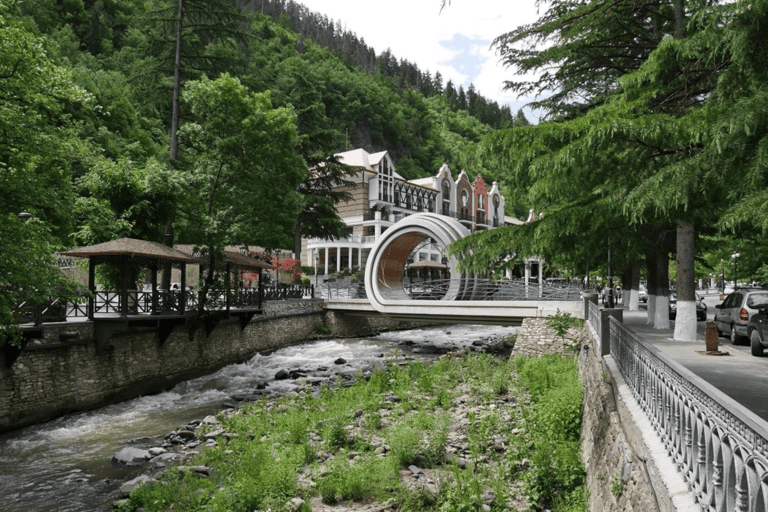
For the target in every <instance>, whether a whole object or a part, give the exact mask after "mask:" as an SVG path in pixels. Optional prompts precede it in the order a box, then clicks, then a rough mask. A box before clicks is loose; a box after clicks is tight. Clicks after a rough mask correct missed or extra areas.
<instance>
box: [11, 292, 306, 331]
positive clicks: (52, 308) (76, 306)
mask: <svg viewBox="0 0 768 512" xmlns="http://www.w3.org/2000/svg"><path fill="white" fill-rule="evenodd" d="M263 290H264V295H263V300H264V301H267V300H284V299H305V298H312V297H314V293H315V292H314V286H303V285H289V284H276V285H274V284H273V285H265V286H264V289H263ZM184 296H185V297H184V308H183V310H184V311H192V310H195V309H197V306H198V292H195V291H189V290H188V291H186V292H185V293H184ZM127 300H128V307H127V314H129V315H151V314H153V313H157V314H162V313H180V312H182V308H180V303H181V300H182V292H181V290H158V291H157V305H156V306H155V305H154V304H153V296H152V292H151V291H129V292H128V293H127ZM228 302H229V308H231V309H253V308H261V304H262V297H261V296H260V294H259V290H258V288H241V289H233V290H230V292H229V301H228ZM226 308H227V294H226V292H224V291H209V292H208V301H207V302H206V306H205V309H206V310H208V311H215V310H223V309H226ZM93 312H94V316H96V315H114V314H121V313H122V312H123V299H122V296H121V293H120V292H112V291H98V292H96V293H95V294H94V300H93ZM14 316H15V318H16V322H17V323H19V324H29V323H31V324H34V325H40V324H42V323H48V322H64V321H66V320H67V318H87V317H88V304H87V297H82V298H81V299H79V300H78V301H71V300H66V299H62V298H51V299H50V300H49V301H47V302H46V303H45V304H42V305H40V306H31V305H29V304H26V303H23V302H22V303H19V304H17V305H16V307H15V308H14Z"/></svg>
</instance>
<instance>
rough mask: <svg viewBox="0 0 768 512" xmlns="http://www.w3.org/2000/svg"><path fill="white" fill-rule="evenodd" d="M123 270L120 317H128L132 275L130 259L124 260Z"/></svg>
mask: <svg viewBox="0 0 768 512" xmlns="http://www.w3.org/2000/svg"><path fill="white" fill-rule="evenodd" d="M122 260H123V261H122V262H121V263H122V265H121V267H122V268H121V270H122V273H123V276H122V277H123V279H122V282H121V284H120V316H122V317H127V316H128V280H129V278H130V273H129V272H128V257H123V258H122Z"/></svg>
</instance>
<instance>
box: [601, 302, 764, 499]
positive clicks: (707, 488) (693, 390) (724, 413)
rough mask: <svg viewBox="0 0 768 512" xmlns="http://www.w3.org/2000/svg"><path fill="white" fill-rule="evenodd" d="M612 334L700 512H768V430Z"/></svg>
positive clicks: (615, 324) (682, 372) (638, 344)
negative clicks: (759, 511) (699, 507)
mask: <svg viewBox="0 0 768 512" xmlns="http://www.w3.org/2000/svg"><path fill="white" fill-rule="evenodd" d="M590 311H591V309H590ZM590 321H592V319H591V315H590ZM597 324H599V322H597V323H593V326H596V325H597ZM610 330H611V332H610V334H611V336H610V345H611V355H612V356H613V358H614V359H615V360H616V363H617V364H618V367H619V369H620V371H621V374H622V375H623V377H624V380H625V381H626V383H627V385H628V386H629V388H630V389H631V390H632V393H633V394H634V396H635V398H636V399H637V401H638V402H639V403H640V406H641V407H642V408H643V410H645V412H646V414H647V415H648V418H649V419H650V420H651V423H652V424H653V426H654V428H655V430H656V432H657V433H658V434H659V436H660V437H661V439H662V442H663V443H664V446H665V447H666V449H667V452H668V454H669V456H670V457H671V458H672V460H673V461H674V462H675V464H677V467H678V468H679V471H680V473H681V474H682V475H683V477H684V478H685V480H686V482H687V483H688V485H689V486H690V488H691V491H692V492H693V494H694V495H695V497H696V499H697V501H698V502H699V505H700V506H701V510H705V511H717V512H721V511H722V512H726V511H728V512H730V511H734V512H747V511H753V510H754V511H756V510H768V428H767V427H768V426H767V425H766V424H765V422H763V421H762V420H760V419H759V418H757V417H756V416H754V414H752V413H751V412H750V411H748V410H746V409H745V408H744V407H742V406H741V405H739V404H737V403H736V402H734V401H732V400H731V399H729V398H728V397H727V396H725V395H724V394H723V393H722V392H720V391H719V390H717V389H716V388H714V387H713V386H711V385H710V384H709V383H707V382H705V381H704V380H702V379H700V378H699V377H697V376H696V375H694V374H693V373H691V372H689V371H688V370H686V369H685V368H683V367H682V366H681V365H679V364H677V363H676V362H674V361H671V360H669V359H667V358H666V357H664V356H663V355H662V354H660V353H658V352H657V351H656V350H654V349H653V347H651V346H650V345H647V344H646V343H644V342H643V341H642V340H640V339H638V338H637V337H635V336H634V335H633V334H632V333H631V332H630V331H628V330H627V329H626V328H625V327H624V326H623V325H622V324H621V323H620V322H619V321H617V320H616V319H615V318H611V319H610ZM743 384H744V386H746V387H747V388H748V386H749V383H746V382H745V383H743ZM747 392H748V391H747Z"/></svg>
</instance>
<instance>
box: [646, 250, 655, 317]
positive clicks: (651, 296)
mask: <svg viewBox="0 0 768 512" xmlns="http://www.w3.org/2000/svg"><path fill="white" fill-rule="evenodd" d="M645 268H646V269H648V285H647V286H646V290H647V292H648V308H647V316H646V320H647V323H649V324H653V319H654V316H655V311H656V253H655V252H654V251H653V250H652V249H651V250H649V251H648V253H647V254H646V255H645Z"/></svg>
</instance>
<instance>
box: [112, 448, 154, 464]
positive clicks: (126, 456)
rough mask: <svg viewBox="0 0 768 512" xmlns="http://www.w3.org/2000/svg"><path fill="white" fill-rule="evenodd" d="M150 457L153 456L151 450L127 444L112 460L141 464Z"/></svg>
mask: <svg viewBox="0 0 768 512" xmlns="http://www.w3.org/2000/svg"><path fill="white" fill-rule="evenodd" d="M150 458H152V455H150V453H149V451H147V450H142V449H140V448H132V447H130V446H126V447H125V448H123V449H122V450H120V451H119V452H117V453H116V454H114V455H113V456H112V460H113V461H116V462H119V463H120V464H141V463H143V462H145V461H146V460H147V459H150Z"/></svg>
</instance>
